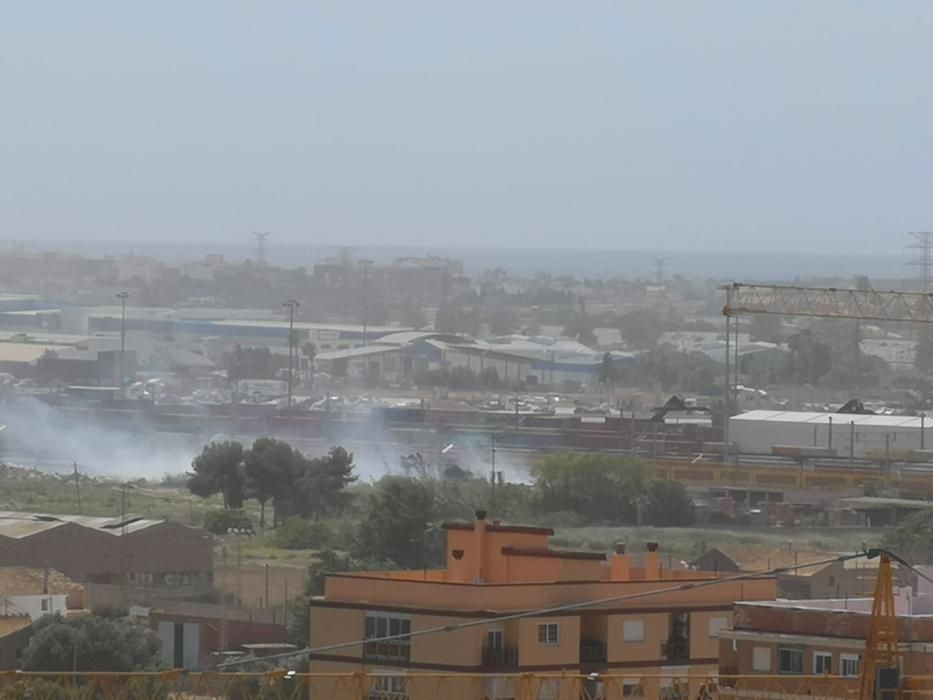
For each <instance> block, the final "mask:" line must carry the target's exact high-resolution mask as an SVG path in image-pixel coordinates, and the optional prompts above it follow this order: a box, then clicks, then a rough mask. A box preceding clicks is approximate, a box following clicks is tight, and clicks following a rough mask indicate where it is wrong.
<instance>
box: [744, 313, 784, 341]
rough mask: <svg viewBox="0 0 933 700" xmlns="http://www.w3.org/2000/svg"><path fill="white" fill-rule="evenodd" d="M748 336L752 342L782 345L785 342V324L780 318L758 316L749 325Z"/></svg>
mask: <svg viewBox="0 0 933 700" xmlns="http://www.w3.org/2000/svg"><path fill="white" fill-rule="evenodd" d="M748 336H749V338H750V339H751V340H763V341H764V342H766V343H781V342H783V341H784V324H783V323H781V318H780V316H768V315H767V314H756V315H755V316H753V317H752V320H751V322H750V323H749V324H748Z"/></svg>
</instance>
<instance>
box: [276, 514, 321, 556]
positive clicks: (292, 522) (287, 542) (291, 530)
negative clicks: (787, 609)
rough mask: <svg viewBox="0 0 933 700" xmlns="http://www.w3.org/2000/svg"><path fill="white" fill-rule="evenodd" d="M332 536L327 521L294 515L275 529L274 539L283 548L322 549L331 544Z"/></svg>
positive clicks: (277, 545)
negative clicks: (314, 520) (312, 520)
mask: <svg viewBox="0 0 933 700" xmlns="http://www.w3.org/2000/svg"><path fill="white" fill-rule="evenodd" d="M332 538H333V532H332V531H331V529H330V526H329V525H327V523H321V522H317V523H315V522H311V521H309V520H304V519H302V518H298V517H292V518H289V519H288V520H286V521H285V523H284V524H283V525H282V526H281V527H279V528H278V529H277V530H276V531H275V534H274V535H273V539H272V541H273V542H274V543H275V546H276V547H281V548H282V549H320V548H321V547H327V546H329V545H330V542H331V539H332Z"/></svg>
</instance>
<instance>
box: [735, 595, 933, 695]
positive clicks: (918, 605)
mask: <svg viewBox="0 0 933 700" xmlns="http://www.w3.org/2000/svg"><path fill="white" fill-rule="evenodd" d="M918 587H919V588H920V590H919V591H918V593H917V594H916V595H915V594H913V593H912V591H911V590H910V589H909V588H904V589H901V590H899V591H898V594H897V595H896V597H895V611H896V613H897V623H898V640H899V650H900V672H901V676H902V677H903V678H904V679H905V681H906V683H907V687H908V688H910V689H911V690H912V691H914V692H917V693H918V694H920V691H923V692H922V694H930V692H931V690H933V590H929V588H930V587H929V585H928V584H926V583H925V582H923V581H922V580H921V581H920V582H919V583H918ZM871 610H872V599H871V598H849V599H845V598H838V599H829V600H776V601H760V602H744V603H737V604H736V606H735V615H734V620H733V628H732V629H729V630H724V631H723V633H722V635H721V638H720V675H721V677H722V678H723V679H726V678H727V677H728V676H733V675H737V676H741V680H740V684H741V687H742V688H743V689H744V690H753V689H756V688H757V689H759V690H765V689H768V690H774V689H775V686H776V685H781V686H783V688H784V689H786V690H790V689H793V690H794V691H795V692H796V694H797V695H816V696H822V697H827V698H836V697H839V698H847V697H851V691H853V690H855V689H856V688H857V686H858V675H859V671H860V668H861V664H862V656H863V654H864V653H865V640H866V638H867V636H868V627H869V622H870V617H871ZM808 676H810V678H808ZM812 676H822V678H813V677H812ZM795 678H797V679H799V680H795ZM756 679H760V680H757V681H756Z"/></svg>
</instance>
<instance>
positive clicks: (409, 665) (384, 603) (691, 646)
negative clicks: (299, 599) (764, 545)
mask: <svg viewBox="0 0 933 700" xmlns="http://www.w3.org/2000/svg"><path fill="white" fill-rule="evenodd" d="M444 527H445V529H446V531H447V566H446V568H444V569H440V570H424V571H369V572H359V573H348V574H333V575H330V576H328V577H327V579H326V583H325V591H324V595H323V596H321V597H318V598H315V599H314V600H313V601H312V603H311V640H310V641H311V647H312V648H320V647H327V646H330V645H337V644H341V643H352V642H354V641H356V640H364V639H372V640H374V641H372V642H367V643H363V644H360V645H352V646H348V647H345V648H341V649H336V650H332V651H322V652H319V653H315V654H313V655H312V656H311V670H312V671H313V672H315V673H330V672H333V673H352V672H358V671H364V672H366V673H368V674H374V675H375V676H377V677H378V676H379V674H380V673H381V674H385V678H384V683H383V685H386V688H382V689H381V690H380V689H379V688H376V690H375V691H374V693H375V695H380V693H381V694H382V695H385V693H390V694H391V695H392V696H393V697H401V698H404V697H415V696H416V695H417V693H413V694H409V693H408V689H407V686H406V683H405V679H404V678H403V677H400V675H399V674H402V675H404V674H416V673H440V674H445V675H446V674H451V675H452V676H455V675H456V674H496V673H498V674H509V675H510V676H514V675H516V674H521V673H538V674H546V673H560V672H562V671H566V672H568V673H571V674H578V673H585V674H606V673H611V674H624V675H625V676H626V677H629V676H630V678H628V680H626V681H625V682H626V683H628V684H629V685H630V686H631V689H632V691H633V692H634V691H635V689H636V688H639V682H640V680H639V679H640V678H642V677H643V676H649V675H650V676H653V677H655V678H656V680H655V681H654V682H655V684H656V685H657V684H658V683H660V684H663V683H664V681H663V680H661V681H659V680H657V677H658V676H665V675H666V676H667V677H668V678H670V679H674V678H675V677H682V676H684V675H685V674H687V673H690V674H706V673H710V672H714V671H716V670H718V668H719V636H720V633H721V631H722V630H724V629H728V628H730V627H731V626H732V610H733V605H734V603H735V602H736V601H742V600H773V599H774V598H775V592H776V585H775V580H774V579H773V578H770V577H751V578H747V579H745V580H743V581H741V582H739V581H723V582H720V583H717V584H716V585H708V586H707V585H704V586H695V587H689V588H683V587H680V586H679V584H682V583H686V582H695V583H698V584H699V583H702V582H710V581H711V580H713V579H714V578H715V575H714V574H711V573H704V572H698V571H693V570H668V569H665V568H664V567H663V566H662V562H661V556H660V554H659V552H658V547H657V546H656V545H653V544H652V545H649V546H648V551H646V552H645V553H644V557H643V561H642V562H641V563H640V564H639V565H636V564H635V562H634V561H632V558H631V557H630V556H629V555H628V554H627V553H626V552H625V551H624V547H621V546H620V547H619V548H618V549H617V551H616V553H614V554H613V555H611V556H608V557H607V556H606V555H605V554H602V553H597V552H577V551H559V550H555V549H551V548H550V546H549V538H550V536H551V535H552V534H553V531H552V530H551V529H549V528H540V527H522V526H512V525H503V524H501V523H499V522H498V521H495V520H494V521H492V522H488V521H487V520H486V516H485V513H483V512H482V511H479V512H477V517H476V520H475V521H473V522H453V523H447V524H446V525H445V526H444ZM668 589H669V590H668ZM646 593H655V594H654V595H649V596H646V597H638V598H634V599H631V600H625V601H620V602H616V603H605V604H601V605H597V606H593V607H587V608H583V609H577V610H567V611H558V612H553V613H548V614H544V613H542V614H530V615H528V616H527V617H522V618H521V619H512V620H508V621H505V622H497V621H496V618H497V617H501V616H503V615H509V614H514V613H523V612H531V613H533V611H535V610H541V609H549V608H553V607H556V606H561V605H565V604H569V603H579V602H583V601H597V600H605V599H610V598H618V597H620V596H627V595H630V594H646ZM482 620H488V621H489V622H488V624H480V625H476V626H469V627H465V628H461V629H453V630H448V631H443V632H439V633H434V634H430V635H426V636H418V634H417V633H418V632H419V631H422V630H427V629H432V628H438V627H447V626H454V627H456V626H458V625H461V624H462V623H468V622H473V621H482ZM409 632H410V633H413V634H415V635H416V636H413V637H411V638H407V639H399V640H391V641H384V640H382V641H380V640H381V638H383V637H386V636H390V635H399V634H407V633H409ZM596 677H597V676H594V678H596ZM490 682H492V680H490ZM464 683H465V681H464ZM377 685H378V684H377ZM507 685H508V684H507V683H506V685H505V686H502V685H501V684H500V686H497V687H495V688H493V687H483V688H476V687H473V686H469V687H468V686H467V685H463V684H461V687H460V689H459V691H457V692H456V693H454V694H456V695H457V697H465V698H466V697H470V698H472V697H477V698H480V697H488V698H509V697H513V696H514V695H515V688H510V687H507ZM389 686H391V687H389ZM380 687H381V686H380ZM640 689H641V690H645V691H647V692H648V693H649V696H650V692H655V693H657V692H658V690H659V689H658V688H645V687H643V686H642V687H641V688H640ZM376 691H378V692H376ZM383 691H385V692H383ZM451 692H452V693H453V691H451ZM555 692H556V689H555ZM334 693H336V694H335V697H337V696H339V692H338V691H337V689H334ZM380 696H381V695H380ZM555 697H562V696H559V695H555Z"/></svg>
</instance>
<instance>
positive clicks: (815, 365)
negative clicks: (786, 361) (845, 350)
mask: <svg viewBox="0 0 933 700" xmlns="http://www.w3.org/2000/svg"><path fill="white" fill-rule="evenodd" d="M787 347H788V349H789V350H790V353H791V356H790V366H789V367H788V370H789V373H790V375H791V378H792V379H791V381H793V382H794V383H796V384H803V383H807V384H813V385H816V384H817V382H818V381H819V379H820V377H822V376H823V375H825V374H826V373H827V372H829V371H830V370H831V369H832V364H833V361H832V348H831V347H830V346H829V344H828V343H825V342H823V341H821V340H819V339H818V338H817V337H816V336H815V334H814V333H813V331H811V330H804V331H799V332H797V333H794V334H793V335H792V336H790V337H789V338H788V339H787Z"/></svg>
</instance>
